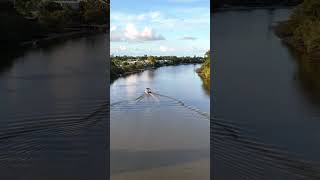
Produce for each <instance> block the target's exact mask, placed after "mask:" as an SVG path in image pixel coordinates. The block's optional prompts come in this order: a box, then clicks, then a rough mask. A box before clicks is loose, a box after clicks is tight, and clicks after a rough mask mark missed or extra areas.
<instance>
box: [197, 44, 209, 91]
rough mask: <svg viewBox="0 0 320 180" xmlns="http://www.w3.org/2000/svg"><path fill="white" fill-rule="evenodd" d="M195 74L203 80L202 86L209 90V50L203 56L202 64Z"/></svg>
mask: <svg viewBox="0 0 320 180" xmlns="http://www.w3.org/2000/svg"><path fill="white" fill-rule="evenodd" d="M197 73H198V74H199V76H200V77H201V79H202V80H203V86H204V87H205V88H206V89H207V90H210V50H209V51H207V52H206V54H205V55H204V62H203V64H202V66H201V67H200V68H199V69H197Z"/></svg>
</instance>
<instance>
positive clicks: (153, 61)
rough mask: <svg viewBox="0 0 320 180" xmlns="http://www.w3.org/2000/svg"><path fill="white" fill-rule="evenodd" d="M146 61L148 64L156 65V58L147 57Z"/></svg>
mask: <svg viewBox="0 0 320 180" xmlns="http://www.w3.org/2000/svg"><path fill="white" fill-rule="evenodd" d="M148 61H149V63H150V64H152V65H155V64H156V58H155V57H153V56H149V57H148Z"/></svg>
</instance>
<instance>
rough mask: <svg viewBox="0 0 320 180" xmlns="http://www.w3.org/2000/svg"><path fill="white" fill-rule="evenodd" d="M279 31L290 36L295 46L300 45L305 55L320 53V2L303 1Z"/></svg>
mask: <svg viewBox="0 0 320 180" xmlns="http://www.w3.org/2000/svg"><path fill="white" fill-rule="evenodd" d="M280 31H281V32H283V33H282V34H284V33H285V34H286V35H292V36H293V40H294V44H295V46H301V45H302V46H303V47H304V48H305V50H306V52H307V53H313V52H315V51H320V1H319V0H305V1H304V2H303V3H302V4H300V5H299V6H298V7H297V8H296V9H295V10H294V12H293V14H292V16H291V17H290V20H289V21H288V22H287V23H285V24H283V25H282V27H281V30H280Z"/></svg>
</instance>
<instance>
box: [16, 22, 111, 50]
mask: <svg viewBox="0 0 320 180" xmlns="http://www.w3.org/2000/svg"><path fill="white" fill-rule="evenodd" d="M106 30H107V26H105V27H103V28H100V29H96V30H88V29H79V30H75V31H69V32H61V33H50V34H47V35H44V36H43V37H42V38H35V39H31V40H28V41H24V42H21V43H19V46H20V47H23V48H28V47H39V46H42V45H47V44H50V43H54V42H58V41H65V40H69V39H74V38H80V37H84V36H89V35H94V34H97V33H105V32H106Z"/></svg>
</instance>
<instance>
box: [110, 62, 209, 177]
mask: <svg viewBox="0 0 320 180" xmlns="http://www.w3.org/2000/svg"><path fill="white" fill-rule="evenodd" d="M199 67H200V65H179V66H166V67H160V68H158V69H154V70H146V71H144V72H142V73H139V74H133V75H129V76H127V77H123V78H119V79H117V80H115V81H114V82H113V83H112V84H111V88H110V94H111V96H110V98H111V128H110V130H111V179H112V180H118V179H132V180H135V179H136V180H143V179H146V180H149V179H154V180H156V179H159V180H160V179H172V180H173V179H185V180H188V179H190V180H194V179H209V175H210V172H209V170H210V168H209V167H210V166H209V164H210V154H209V151H210V150H209V147H210V146H209V145H210V134H209V132H210V128H209V114H208V112H209V109H210V96H209V92H208V90H206V88H205V87H204V86H203V82H202V80H201V79H200V77H199V76H198V74H197V73H196V72H195V70H196V69H197V68H199ZM147 87H149V88H151V89H152V90H153V91H154V92H155V93H154V94H153V95H145V94H144V89H145V88H147Z"/></svg>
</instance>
